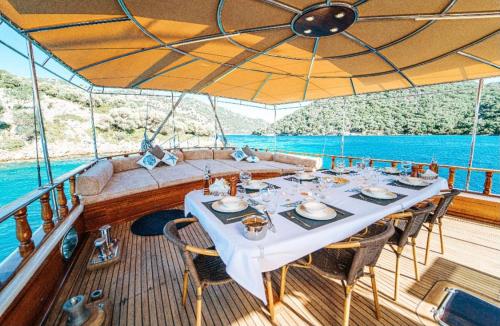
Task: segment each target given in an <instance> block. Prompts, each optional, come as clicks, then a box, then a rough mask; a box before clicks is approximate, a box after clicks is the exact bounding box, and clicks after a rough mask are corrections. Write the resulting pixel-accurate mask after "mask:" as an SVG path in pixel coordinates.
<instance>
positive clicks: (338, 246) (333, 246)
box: [325, 241, 361, 249]
mask: <svg viewBox="0 0 500 326" xmlns="http://www.w3.org/2000/svg"><path fill="white" fill-rule="evenodd" d="M360 246H361V244H360V243H359V242H358V241H344V242H336V243H332V244H329V245H328V246H326V247H325V248H327V249H349V248H359V247H360Z"/></svg>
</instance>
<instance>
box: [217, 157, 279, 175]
mask: <svg viewBox="0 0 500 326" xmlns="http://www.w3.org/2000/svg"><path fill="white" fill-rule="evenodd" d="M218 161H219V162H221V163H223V164H226V165H229V166H231V167H234V168H236V169H238V170H240V171H248V172H250V173H281V169H278V168H275V167H272V166H270V165H267V164H266V163H265V162H257V163H250V162H247V161H239V162H236V161H235V160H218Z"/></svg>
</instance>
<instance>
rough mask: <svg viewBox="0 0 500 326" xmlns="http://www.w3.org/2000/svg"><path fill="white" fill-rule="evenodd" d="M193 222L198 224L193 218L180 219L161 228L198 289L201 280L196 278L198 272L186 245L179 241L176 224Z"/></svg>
mask: <svg viewBox="0 0 500 326" xmlns="http://www.w3.org/2000/svg"><path fill="white" fill-rule="evenodd" d="M195 222H198V219H197V218H195V217H190V218H181V219H176V220H173V221H170V222H168V223H167V224H166V225H165V227H164V228H163V234H164V235H165V237H166V238H167V240H168V241H170V242H171V243H172V244H174V245H175V246H176V247H177V248H178V249H179V252H180V254H181V257H182V260H183V261H184V265H185V267H186V270H187V271H189V272H191V273H190V274H191V275H192V280H193V281H194V284H195V285H196V287H199V286H201V280H200V278H199V276H198V271H197V270H196V267H195V264H194V261H193V259H194V257H193V254H192V253H191V252H190V251H189V250H187V247H188V244H187V243H186V242H184V241H183V240H182V239H181V236H180V234H179V230H178V229H177V224H179V223H195Z"/></svg>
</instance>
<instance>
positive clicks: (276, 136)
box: [273, 105, 278, 153]
mask: <svg viewBox="0 0 500 326" xmlns="http://www.w3.org/2000/svg"><path fill="white" fill-rule="evenodd" d="M273 125H274V152H275V153H276V152H277V151H278V135H277V134H276V105H274V122H273Z"/></svg>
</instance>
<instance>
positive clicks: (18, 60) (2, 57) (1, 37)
mask: <svg viewBox="0 0 500 326" xmlns="http://www.w3.org/2000/svg"><path fill="white" fill-rule="evenodd" d="M4 43H6V44H8V45H10V46H11V47H13V48H14V49H16V50H17V51H19V52H21V53H23V54H24V55H27V48H26V40H25V39H24V38H23V37H22V36H21V35H20V34H18V33H17V32H16V31H15V30H13V29H12V28H11V27H10V26H8V25H7V24H6V23H3V24H0V69H3V70H6V71H8V72H10V73H12V74H15V75H18V76H23V77H30V70H29V65H28V60H26V59H25V58H24V57H22V56H21V55H19V54H18V53H16V52H15V51H13V50H11V49H9V48H8V47H6V46H5V44H4ZM34 49H35V59H36V61H37V62H43V61H45V59H46V58H47V56H46V55H45V54H44V53H43V52H42V51H41V50H39V49H38V48H36V47H34ZM46 66H47V67H49V68H50V69H51V70H53V71H54V72H56V73H57V74H59V75H61V76H64V77H66V78H70V77H71V76H72V73H71V72H70V71H69V70H67V69H66V68H64V66H62V65H61V64H59V63H57V62H56V61H54V60H50V61H48V63H47V65H46ZM37 74H38V77H40V78H54V77H55V76H54V75H53V74H51V73H49V72H47V71H46V70H44V69H41V68H37ZM73 81H76V82H81V83H82V84H83V83H84V82H83V81H81V80H78V79H77V78H74V79H73ZM490 82H500V77H497V78H489V79H486V80H485V83H490ZM87 86H88V85H86V87H87ZM190 96H193V97H195V98H197V99H198V100H200V101H202V102H205V103H207V104H208V103H209V102H208V99H207V98H206V96H203V95H190ZM219 105H220V106H221V107H224V108H227V109H229V110H231V111H234V112H236V113H240V114H243V115H245V116H248V117H251V118H260V119H264V120H266V121H267V122H273V121H274V118H275V116H274V111H273V110H264V109H257V108H253V107H249V106H244V105H240V104H223V103H220V104H219ZM295 110H297V108H295V109H287V110H278V111H277V114H276V119H280V118H282V117H283V116H285V115H288V114H290V113H292V112H294V111H295Z"/></svg>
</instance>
